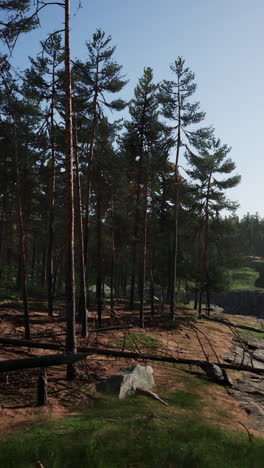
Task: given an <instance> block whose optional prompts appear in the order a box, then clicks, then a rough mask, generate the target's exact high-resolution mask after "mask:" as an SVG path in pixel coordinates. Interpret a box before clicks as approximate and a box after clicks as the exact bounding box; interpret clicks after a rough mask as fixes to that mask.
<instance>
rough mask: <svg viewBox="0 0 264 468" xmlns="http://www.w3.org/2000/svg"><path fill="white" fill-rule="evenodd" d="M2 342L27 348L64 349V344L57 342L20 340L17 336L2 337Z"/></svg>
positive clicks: (0, 341)
mask: <svg viewBox="0 0 264 468" xmlns="http://www.w3.org/2000/svg"><path fill="white" fill-rule="evenodd" d="M0 343H1V344H4V345H7V346H18V347H25V348H38V349H50V350H57V349H58V350H60V349H63V346H62V345H58V344H56V343H38V342H37V341H32V340H30V341H29V340H18V339H16V338H0Z"/></svg>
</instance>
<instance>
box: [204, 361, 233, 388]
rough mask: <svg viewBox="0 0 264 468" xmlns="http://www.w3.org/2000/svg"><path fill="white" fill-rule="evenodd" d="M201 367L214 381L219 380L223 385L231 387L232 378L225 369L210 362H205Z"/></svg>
mask: <svg viewBox="0 0 264 468" xmlns="http://www.w3.org/2000/svg"><path fill="white" fill-rule="evenodd" d="M201 367H202V369H203V370H204V372H205V373H206V375H207V376H208V377H209V378H210V379H212V380H214V381H215V382H221V383H222V384H223V385H227V386H228V387H233V382H232V379H231V377H230V376H229V375H228V374H227V372H226V370H225V369H221V367H220V366H217V365H216V364H213V363H212V362H206V363H205V364H203V365H202V366H201Z"/></svg>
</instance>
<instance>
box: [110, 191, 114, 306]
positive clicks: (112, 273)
mask: <svg viewBox="0 0 264 468" xmlns="http://www.w3.org/2000/svg"><path fill="white" fill-rule="evenodd" d="M111 211H112V213H111V214H112V226H111V228H112V252H111V273H110V275H111V279H110V288H111V298H110V301H111V310H112V311H114V269H115V231H114V196H113V192H112V200H111Z"/></svg>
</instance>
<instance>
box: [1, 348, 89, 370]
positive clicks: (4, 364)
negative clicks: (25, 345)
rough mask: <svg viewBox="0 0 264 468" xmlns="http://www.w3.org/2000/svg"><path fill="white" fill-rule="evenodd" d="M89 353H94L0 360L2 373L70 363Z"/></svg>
mask: <svg viewBox="0 0 264 468" xmlns="http://www.w3.org/2000/svg"><path fill="white" fill-rule="evenodd" d="M89 354H94V353H91V352H87V353H83V354H80V353H77V354H72V353H71V354H50V355H48V356H36V357H31V358H23V359H8V360H6V361H0V373H2V372H11V371H17V370H24V369H35V368H38V367H50V366H60V365H62V364H70V363H73V362H77V361H80V360H81V359H85V358H86V357H87V356H88V355H89Z"/></svg>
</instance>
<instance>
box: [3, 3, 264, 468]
mask: <svg viewBox="0 0 264 468" xmlns="http://www.w3.org/2000/svg"><path fill="white" fill-rule="evenodd" d="M49 3H50V4H49ZM57 5H59V6H60V7H61V8H60V9H61V15H62V17H64V24H65V30H64V31H60V32H53V31H51V32H50V33H51V34H50V36H49V37H48V38H47V40H46V41H44V42H41V43H40V44H39V51H40V52H41V53H39V54H38V55H37V56H36V57H30V61H29V65H28V67H27V68H25V69H24V71H23V72H18V71H17V69H16V64H15V63H13V61H12V50H13V48H14V47H15V45H16V42H17V40H18V39H19V36H20V34H24V33H25V32H27V33H28V35H30V30H31V29H33V28H37V27H41V26H40V24H41V13H42V10H43V9H44V8H52V2H30V1H29V0H24V1H22V2H21V1H11V0H6V1H4V2H0V8H1V9H2V11H3V17H4V20H3V21H2V22H1V29H0V39H1V41H2V45H3V49H2V50H5V51H6V53H3V54H1V56H0V294H1V300H4V301H3V305H2V307H3V308H4V307H5V306H8V300H7V301H5V298H7V299H8V297H9V296H10V297H11V300H13V299H12V298H13V297H16V300H17V303H18V304H17V310H18V319H17V320H18V322H17V330H15V329H16V326H14V327H13V329H12V330H13V332H12V331H10V330H9V329H8V332H7V333H5V332H1V333H3V334H2V335H1V337H0V340H1V339H2V341H1V343H2V345H1V346H3V347H4V346H7V349H10V348H8V346H11V345H12V346H14V347H15V346H17V353H18V354H19V353H20V352H21V348H22V349H24V348H23V347H25V340H27V343H28V346H29V347H30V351H32V353H33V354H34V352H35V351H36V350H37V349H38V348H41V349H42V351H41V352H38V351H36V353H37V354H36V356H33V355H30V357H29V356H28V355H27V354H26V353H24V354H23V353H22V354H23V355H22V356H17V359H16V361H17V362H15V360H14V359H13V358H14V355H13V354H12V356H11V357H12V362H11V360H7V361H8V363H6V365H5V364H4V361H1V365H2V367H1V365H0V367H1V369H2V370H1V369H0V372H1V373H2V374H3V373H4V372H9V371H12V370H18V371H19V369H34V368H37V369H39V368H41V369H42V370H41V371H40V374H39V376H38V388H39V395H38V398H39V400H38V401H39V404H46V403H47V399H48V394H47V375H46V371H45V368H49V366H51V367H50V368H52V369H55V368H54V367H52V366H58V365H60V364H67V371H66V377H67V380H68V381H76V379H77V381H78V382H79V381H80V379H82V378H84V377H83V375H84V373H85V372H86V371H85V365H84V364H83V359H84V358H85V357H87V356H88V360H89V356H90V355H92V354H96V353H98V355H101V356H102V355H103V356H109V357H112V358H113V357H115V356H116V357H117V358H120V357H122V353H123V358H124V359H128V360H129V359H135V360H136V359H137V357H139V358H140V359H141V360H144V359H145V360H147V359H148V357H150V358H151V359H153V361H155V359H156V362H163V361H166V362H167V364H168V363H169V364H170V365H172V364H173V363H175V362H176V361H177V362H178V363H182V364H184V365H186V366H187V365H191V364H192V363H193V361H195V362H194V365H195V364H196V365H198V366H199V365H200V364H199V363H200V362H203V364H202V365H201V367H202V366H204V362H208V361H213V362H218V364H219V363H220V361H221V356H220V355H221V350H222V348H221V346H222V345H221V339H220V338H219V337H220V335H219V336H218V335H217V333H218V331H217V332H216V337H215V336H213V337H210V333H209V332H208V329H207V328H206V327H207V326H209V325H205V326H204V328H203V326H201V327H200V326H199V325H197V324H196V322H194V321H192V320H194V319H191V320H188V317H187V318H186V317H183V313H184V307H185V308H186V307H188V305H187V304H189V303H190V301H193V302H192V304H193V309H194V310H198V312H199V315H201V314H202V305H203V309H204V310H205V313H206V314H207V315H208V316H209V315H210V306H211V295H213V294H215V293H219V292H223V291H227V290H228V289H229V288H230V287H231V285H230V281H231V279H230V273H229V272H230V270H231V269H232V268H235V267H240V266H241V265H244V264H245V259H246V258H247V257H248V256H254V257H263V256H264V249H263V245H264V242H263V241H264V220H263V219H261V218H260V217H259V216H258V214H256V215H247V216H245V217H244V218H242V219H239V218H238V217H237V216H236V214H235V212H236V208H237V207H238V204H237V203H235V202H232V201H230V200H229V192H228V190H229V189H231V188H233V187H235V186H236V185H237V184H239V182H240V175H238V174H237V172H236V165H235V159H236V158H237V157H238V156H239V155H233V154H232V151H231V148H230V147H229V146H228V142H222V141H220V139H219V138H218V136H217V129H214V128H212V127H210V126H206V125H205V124H204V121H205V116H206V114H205V112H204V109H203V107H202V103H201V105H200V103H199V102H197V100H196V87H197V83H196V79H195V74H194V72H193V71H192V69H191V64H187V63H186V62H185V60H184V58H182V57H181V56H178V57H177V55H175V57H172V65H171V66H169V65H168V75H167V76H166V77H164V80H163V81H162V82H160V83H157V82H156V81H155V70H152V69H151V68H150V67H148V66H146V68H144V70H142V75H141V76H140V77H139V78H138V83H137V85H136V87H135V89H134V94H133V95H131V99H130V100H129V101H128V102H125V101H124V99H123V91H124V89H125V86H126V85H127V83H128V81H129V76H126V74H125V71H124V70H123V68H122V64H119V63H117V62H116V59H115V50H116V46H115V41H114V38H113V39H112V38H111V36H108V35H107V33H105V32H103V31H102V30H100V29H98V30H96V31H95V32H94V34H92V33H91V34H89V36H88V37H87V42H86V57H85V59H84V60H81V59H80V58H78V57H72V56H71V38H70V30H71V25H70V0H65V1H63V2H59V3H58V4H57ZM117 47H118V45H117ZM175 53H176V54H178V53H180V51H179V52H177V51H175ZM146 65H147V64H146ZM198 85H199V83H198ZM205 111H206V109H205ZM233 158H234V160H233ZM259 273H260V274H259V278H258V284H257V286H259V287H260V288H262V287H263V286H264V283H263V284H262V282H263V278H262V277H263V275H264V271H263V269H262V267H261V266H260V267H259ZM40 303H41V304H42V305H43V304H44V309H43V310H42V315H41V317H40V319H39V320H40V322H38V317H37V318H36V315H35V314H36V311H39V310H40V309H39V308H38V307H39V305H40ZM14 309H15V306H14ZM5 313H6V310H5ZM10 314H11V315H10V317H11V316H12V320H13V322H14V323H15V321H16V317H15V315H14V311H13V310H11V309H10ZM43 314H46V315H45V316H44V315H43ZM7 315H8V313H7ZM43 317H44V318H43ZM189 318H190V317H189ZM0 320H1V316H0ZM2 320H3V321H5V317H4V316H3V318H2ZM41 320H43V322H41ZM13 322H12V323H13ZM164 323H165V324H166V326H165V329H166V331H168V330H178V329H179V330H181V329H183V330H184V333H185V334H186V335H185V336H187V339H188V340H191V341H192V342H195V343H196V345H195V346H196V348H195V349H196V351H195V356H194V355H193V354H192V355H191V356H190V358H189V357H188V352H189V351H186V348H184V349H185V351H183V350H182V349H183V348H182V349H181V346H180V345H179V344H177V343H176V341H177V340H176V338H174V337H173V338H171V337H170V338H166V339H168V342H167V344H166V343H165V338H164V336H162V339H161V338H160V336H159V337H158V335H157V329H156V328H155V327H157V326H158V325H160V324H162V326H164ZM38 325H40V327H39V328H38ZM218 325H219V324H218ZM251 325H252V324H251ZM253 325H254V324H253ZM151 327H152V328H153V330H154V335H153V336H152V337H150V336H148V335H144V333H143V329H144V328H147V329H149V328H151ZM199 327H200V328H199ZM133 328H138V329H142V330H141V331H137V332H136V333H133V332H132V329H133ZM227 329H228V332H227V335H228V334H229V335H228V337H229V338H228V339H230V340H232V339H237V335H236V332H235V331H234V329H232V327H231V326H230V327H229V328H227ZM14 330H15V331H14ZM104 330H105V331H107V330H110V331H111V330H112V331H113V336H112V334H111V336H110V339H107V338H106V334H103V335H100V332H102V331H104ZM114 330H115V331H114ZM230 330H231V331H230ZM115 333H116V334H115ZM155 333H156V335H155ZM219 333H220V332H219ZM185 339H186V337H185ZM5 340H6V341H5ZM8 340H9V343H8ZM12 340H17V341H16V342H15V341H13V342H12ZM111 340H112V341H111ZM113 340H114V341H113ZM151 340H152V341H151ZM159 340H161V341H159ZM169 340H172V341H171V343H172V342H173V343H174V344H172V345H169V344H168V343H169ZM214 340H215V341H214ZM242 341H243V340H242ZM230 342H231V341H230ZM23 343H24V344H23ZM219 343H220V344H219ZM117 345H118V346H117ZM170 346H172V347H171V348H170ZM173 346H174V348H173ZM182 346H183V345H182ZM214 346H216V348H215V347H214ZM241 346H242V345H241ZM243 346H244V348H243V349H244V353H247V352H248V348H247V345H246V344H245V343H244V341H243ZM116 347H118V349H115V348H116ZM100 349H101V351H100ZM43 350H46V351H43ZM219 353H220V354H219ZM7 357H8V356H7ZM194 357H195V359H194ZM27 359H28V361H27ZM30 359H31V361H30ZM34 359H35V361H33V360H34ZM219 359H220V360H219ZM78 360H80V362H81V364H76V362H77V361H78ZM18 361H20V362H18ZM22 361H24V362H22ZM129 362H130V361H129ZM240 364H241V363H240ZM221 365H222V366H223V368H224V367H225V365H224V364H223V362H222V361H221ZM242 365H244V366H245V370H247V369H246V366H248V367H251V364H250V362H244V354H243V362H242ZM5 366H6V367H5ZM12 366H13V367H12ZM88 367H89V366H88ZM226 367H227V368H229V369H230V368H231V369H232V365H231V364H230V363H229V364H228V365H226ZM202 368H203V367H202ZM43 369H44V370H43ZM233 369H236V363H234V365H233ZM91 370H93V369H92V367H91V368H89V371H91ZM51 372H53V374H52V376H53V377H54V375H56V373H55V374H54V371H51ZM4 375H8V374H4ZM60 375H61V374H60ZM78 379H79V380H78ZM5 384H7V382H5ZM78 385H79V384H78ZM51 388H52V392H51V393H52V394H55V393H56V391H57V390H56V388H55V387H54V385H53V384H51ZM78 389H79V390H78V391H80V393H81V387H80V386H79V387H78ZM41 401H42V403H41ZM65 466H66V465H65ZM96 466H97V465H96ZM102 466H103V465H102ZM109 466H110V465H109ZM111 466H112V465H111ZM131 466H132V465H131ZM144 466H145V465H144ZM155 466H156V465H155ZM170 466H172V465H170ZM184 466H185V465H184ZM186 466H187V465H186ZM199 466H200V465H199Z"/></svg>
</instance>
